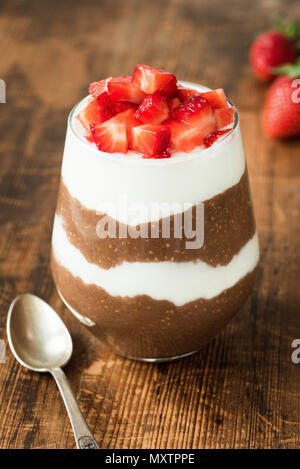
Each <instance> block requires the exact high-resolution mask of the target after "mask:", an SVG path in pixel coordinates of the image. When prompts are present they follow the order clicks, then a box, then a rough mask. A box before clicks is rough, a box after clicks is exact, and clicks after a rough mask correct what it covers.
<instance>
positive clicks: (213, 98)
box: [201, 88, 228, 109]
mask: <svg viewBox="0 0 300 469" xmlns="http://www.w3.org/2000/svg"><path fill="white" fill-rule="evenodd" d="M201 96H203V97H204V98H206V99H207V101H208V102H209V104H210V105H211V107H212V108H213V109H220V108H222V107H226V106H228V103H227V99H226V95H225V93H224V90H223V88H218V89H216V90H212V91H206V92H205V93H201Z"/></svg>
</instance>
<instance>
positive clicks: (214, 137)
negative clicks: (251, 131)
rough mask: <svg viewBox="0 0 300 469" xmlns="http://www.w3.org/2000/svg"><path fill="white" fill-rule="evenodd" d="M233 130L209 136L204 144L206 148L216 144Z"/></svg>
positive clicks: (216, 132) (219, 131)
mask: <svg viewBox="0 0 300 469" xmlns="http://www.w3.org/2000/svg"><path fill="white" fill-rule="evenodd" d="M230 130H231V129H226V130H215V131H214V132H212V133H211V134H209V135H207V137H205V138H204V140H203V143H204V145H205V146H206V147H210V146H211V145H212V144H213V143H215V141H216V140H218V139H219V138H220V137H222V136H223V135H225V134H227V133H228V132H230Z"/></svg>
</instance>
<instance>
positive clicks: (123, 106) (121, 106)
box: [115, 101, 137, 114]
mask: <svg viewBox="0 0 300 469" xmlns="http://www.w3.org/2000/svg"><path fill="white" fill-rule="evenodd" d="M115 109H116V113H117V114H119V112H123V111H126V110H127V109H137V104H135V103H130V102H129V101H120V102H118V103H115Z"/></svg>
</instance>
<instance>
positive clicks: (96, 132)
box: [91, 118, 128, 153]
mask: <svg viewBox="0 0 300 469" xmlns="http://www.w3.org/2000/svg"><path fill="white" fill-rule="evenodd" d="M91 133H92V136H93V139H94V142H95V143H96V145H97V147H98V149H99V150H100V151H105V152H108V153H114V152H119V153H126V152H127V150H128V139H127V130H126V125H125V124H122V123H119V122H115V121H114V118H112V119H109V120H107V121H106V122H103V123H102V124H97V125H94V126H91Z"/></svg>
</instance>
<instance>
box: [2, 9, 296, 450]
mask: <svg viewBox="0 0 300 469" xmlns="http://www.w3.org/2000/svg"><path fill="white" fill-rule="evenodd" d="M288 6H289V8H288V14H289V16H290V17H291V18H296V16H297V13H298V14H299V11H298V8H297V7H298V6H299V5H298V0H289V2H288ZM286 9H287V2H286V1H285V0H263V1H262V0H251V1H250V0H246V1H243V2H241V1H239V0H228V1H227V2H226V4H225V3H224V2H223V1H222V0H203V1H201V2H199V1H197V0H164V1H163V2H162V1H158V0H154V1H151V2H150V1H147V0H145V1H142V0H127V1H121V0H104V1H97V0H86V1H84V2H81V1H79V0H78V1H71V0H64V1H63V2H61V1H59V0H44V1H39V0H0V44H1V54H0V78H2V79H4V80H5V81H6V84H7V103H6V104H0V155H1V156H0V223H1V232H0V241H1V242H0V306H1V315H0V338H5V320H6V313H7V309H8V306H9V303H10V301H11V300H12V299H13V297H14V296H15V295H16V294H19V293H22V292H26V291H30V292H34V293H36V294H38V295H39V296H41V297H43V298H45V299H46V300H47V301H49V302H50V304H51V305H52V306H53V307H54V308H55V309H56V310H57V311H58V312H59V313H60V314H61V315H62V317H63V318H64V320H65V321H66V323H67V325H68V326H69V327H70V330H71V333H72V336H73V338H74V349H75V353H74V356H73V358H72V361H71V362H70V364H69V365H68V366H67V367H66V373H67V375H68V377H69V378H70V381H71V384H72V387H73V389H74V391H75V393H76V396H77V398H78V400H79V403H80V406H81V408H82V410H83V412H84V414H85V416H86V418H87V421H88V423H89V425H90V426H91V428H92V430H93V431H94V433H95V436H96V438H97V440H98V442H99V443H100V445H101V446H102V447H103V448H300V368H299V367H300V365H299V366H298V367H297V365H294V364H293V363H292V361H291V358H290V356H291V352H292V349H291V342H292V340H293V339H294V338H298V337H299V338H300V314H299V311H300V288H299V278H300V247H299V246H300V224H299V206H300V158H299V148H300V147H299V140H298V141H297V140H295V141H292V142H275V141H269V140H267V139H266V138H265V137H264V136H263V134H262V131H261V128H260V124H259V115H260V111H261V108H262V103H263V99H264V95H265V91H266V89H267V86H266V85H263V84H260V83H258V82H257V81H256V80H255V78H254V77H253V75H252V73H251V71H250V69H249V66H248V62H247V50H248V46H249V44H250V42H251V39H252V37H253V35H254V34H256V33H257V32H258V31H260V30H262V29H264V28H266V27H269V26H270V25H271V24H272V21H273V19H274V16H275V15H276V14H277V12H283V13H284V12H285V10H286ZM136 63H148V64H152V65H154V66H159V67H161V68H165V69H167V70H170V71H173V72H174V73H176V75H177V76H178V77H179V78H180V79H183V80H185V79H186V80H190V81H195V82H199V83H203V84H204V85H208V86H210V87H221V86H222V87H224V88H225V89H226V92H227V93H228V95H229V96H230V98H231V99H232V101H233V102H234V103H236V105H237V106H238V108H239V111H240V116H241V126H242V131H243V137H244V144H245V148H246V153H247V159H248V166H249V173H250V180H251V186H252V194H253V199H254V205H255V210H256V219H257V225H258V230H259V234H260V240H261V251H262V264H261V267H260V272H259V279H258V283H257V286H256V289H255V291H254V292H253V294H252V296H251V298H250V300H249V301H248V302H247V304H246V305H245V307H244V308H243V310H242V311H241V312H240V314H239V315H238V316H237V317H236V318H235V319H234V320H233V321H232V322H231V323H230V324H229V325H228V327H227V328H226V330H225V331H224V332H223V333H221V334H220V335H219V336H218V337H217V338H216V339H215V340H214V341H212V342H211V343H210V344H209V345H207V346H206V347H204V348H203V350H202V351H201V352H200V353H198V354H197V355H194V356H192V357H190V358H188V359H185V360H182V361H178V362H175V363H173V364H166V365H148V364H141V363H136V362H133V361H129V360H124V359H122V358H119V357H117V356H115V355H114V354H113V353H112V352H111V351H110V350H108V349H106V348H105V347H104V346H102V345H101V344H100V343H99V342H98V341H97V340H96V339H94V338H93V336H92V335H91V334H90V333H89V332H88V331H87V330H85V329H84V328H83V327H82V326H81V325H79V323H78V322H76V320H74V319H73V318H72V317H71V315H70V313H69V312H68V311H67V310H66V308H64V306H63V305H62V303H61V301H60V300H59V298H58V295H57V293H56V291H55V288H54V285H53V281H52V278H51V274H50V269H49V253H50V237H51V229H52V221H53V215H54V210H55V204H56V196H57V188H58V180H59V173H60V164H61V156H62V151H63V145H64V136H65V129H66V119H67V115H68V112H69V110H70V109H71V108H72V106H73V105H74V104H75V103H76V102H77V101H78V100H79V99H80V98H81V97H82V96H84V95H85V94H86V91H87V86H88V84H89V82H90V81H93V80H96V79H100V78H102V77H106V76H111V75H120V74H125V73H126V74H127V73H131V71H132V70H133V67H134V65H135V64H136ZM5 340H6V339H5ZM0 403H1V405H0V448H74V447H75V445H74V439H73V435H72V431H71V428H70V424H69V421H68V418H67V415H66V412H65V410H64V407H63V403H62V401H61V399H60V398H59V395H58V391H57V389H56V386H55V383H54V381H53V380H52V379H51V378H50V377H49V376H46V375H43V376H40V375H38V374H34V373H31V372H27V371H26V370H24V369H22V368H21V367H20V366H19V365H18V364H17V363H16V361H15V360H14V359H13V358H12V356H11V353H10V352H9V351H7V357H6V363H5V364H0Z"/></svg>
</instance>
